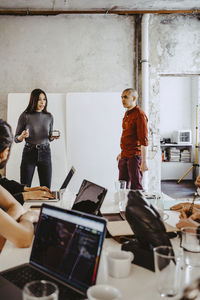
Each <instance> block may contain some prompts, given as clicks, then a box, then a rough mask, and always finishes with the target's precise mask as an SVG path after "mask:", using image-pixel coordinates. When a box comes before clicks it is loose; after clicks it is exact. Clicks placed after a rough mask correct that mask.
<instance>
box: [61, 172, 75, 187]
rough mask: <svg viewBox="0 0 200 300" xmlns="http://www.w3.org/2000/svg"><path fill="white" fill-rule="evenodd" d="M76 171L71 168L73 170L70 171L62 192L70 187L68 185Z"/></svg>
mask: <svg viewBox="0 0 200 300" xmlns="http://www.w3.org/2000/svg"><path fill="white" fill-rule="evenodd" d="M75 171H76V170H75V168H74V167H71V169H70V171H69V173H68V174H67V177H66V178H65V180H64V182H63V184H62V186H61V188H60V190H62V189H65V188H66V187H67V186H68V183H69V182H70V180H71V178H72V176H73V175H74V173H75Z"/></svg>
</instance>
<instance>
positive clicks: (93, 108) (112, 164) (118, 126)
mask: <svg viewBox="0 0 200 300" xmlns="http://www.w3.org/2000/svg"><path fill="white" fill-rule="evenodd" d="M66 99H67V101H66V115H67V164H68V165H74V166H75V168H76V169H77V172H76V176H75V177H74V181H73V189H74V190H73V192H77V191H78V189H79V187H80V184H81V182H82V180H83V179H88V180H90V181H92V182H94V183H96V184H99V185H101V186H103V187H106V188H108V189H109V190H113V189H114V181H115V180H117V179H118V166H117V161H116V157H117V155H118V154H119V153H120V137H121V132H122V118H123V115H124V112H125V110H124V108H123V106H122V103H121V93H69V94H67V96H66Z"/></svg>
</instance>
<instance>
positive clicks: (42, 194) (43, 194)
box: [22, 190, 54, 201]
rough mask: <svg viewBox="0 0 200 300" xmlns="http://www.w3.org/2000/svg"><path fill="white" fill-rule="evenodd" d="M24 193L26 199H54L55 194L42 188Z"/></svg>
mask: <svg viewBox="0 0 200 300" xmlns="http://www.w3.org/2000/svg"><path fill="white" fill-rule="evenodd" d="M22 194H23V198H24V201H27V200H34V199H38V200H40V199H41V200H47V199H54V196H53V195H52V194H51V193H50V192H48V191H41V190H39V191H30V192H24V193H22Z"/></svg>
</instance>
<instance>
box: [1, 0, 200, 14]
mask: <svg viewBox="0 0 200 300" xmlns="http://www.w3.org/2000/svg"><path fill="white" fill-rule="evenodd" d="M9 10H10V11H12V12H14V11H15V12H17V11H20V10H21V11H30V12H31V11H33V12H34V11H35V12H36V11H42V12H45V11H46V12H47V11H49V12H50V11H52V12H55V11H57V12H59V11H60V12H61V11H64V12H67V11H68V12H70V11H71V12H72V11H74V12H95V13H101V12H102V13H118V12H127V13H131V12H136V13H137V12H138V13H139V12H140V11H141V12H143V11H146V12H148V11H150V12H156V11H159V12H160V11H161V12H162V11H163V12H165V11H186V12H187V11H189V12H194V13H195V12H196V13H200V0H14V1H13V0H0V11H1V12H3V11H5V12H8V11H9Z"/></svg>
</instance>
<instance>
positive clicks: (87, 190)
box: [72, 179, 107, 215]
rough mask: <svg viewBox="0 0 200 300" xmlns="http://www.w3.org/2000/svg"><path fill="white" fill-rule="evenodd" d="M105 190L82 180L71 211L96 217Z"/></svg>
mask: <svg viewBox="0 0 200 300" xmlns="http://www.w3.org/2000/svg"><path fill="white" fill-rule="evenodd" d="M106 193H107V189H105V188H103V187H102V186H99V185H97V184H95V183H93V182H90V181H88V180H85V179H84V180H83V182H82V184H81V187H80V189H79V192H78V194H77V196H76V199H75V201H74V204H73V206H72V209H75V210H78V211H82V212H86V213H89V214H93V215H97V214H98V213H99V211H100V207H101V205H102V203H103V200H104V198H105V195H106Z"/></svg>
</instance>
